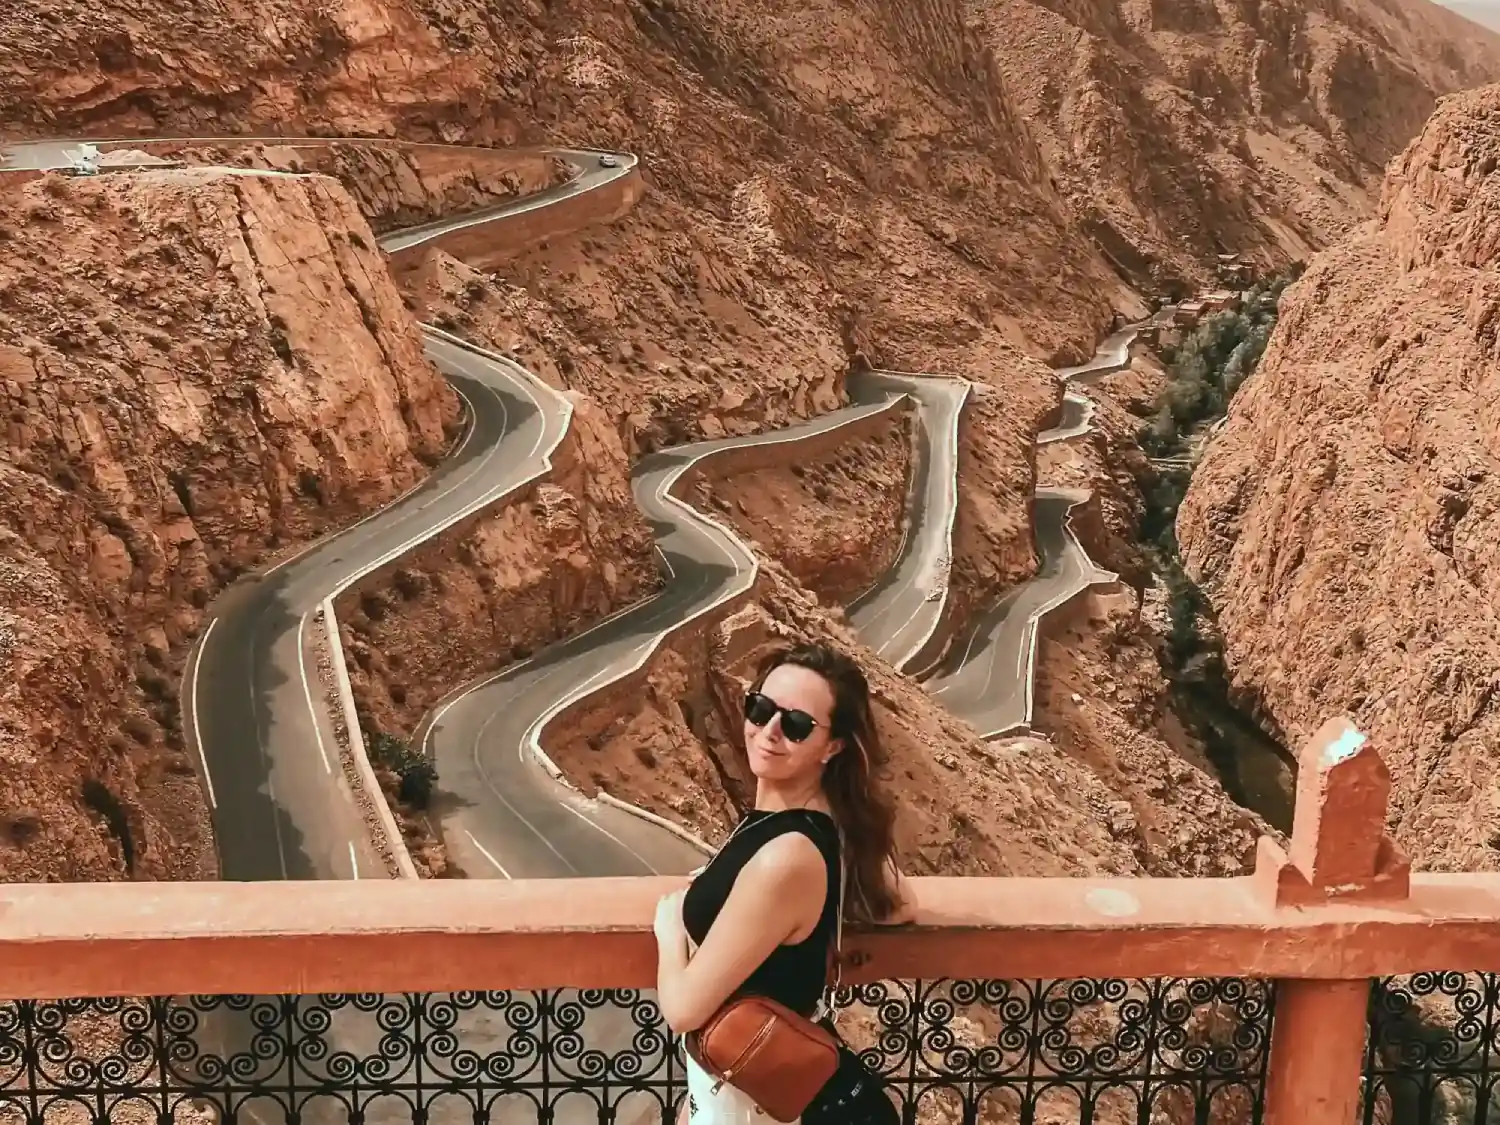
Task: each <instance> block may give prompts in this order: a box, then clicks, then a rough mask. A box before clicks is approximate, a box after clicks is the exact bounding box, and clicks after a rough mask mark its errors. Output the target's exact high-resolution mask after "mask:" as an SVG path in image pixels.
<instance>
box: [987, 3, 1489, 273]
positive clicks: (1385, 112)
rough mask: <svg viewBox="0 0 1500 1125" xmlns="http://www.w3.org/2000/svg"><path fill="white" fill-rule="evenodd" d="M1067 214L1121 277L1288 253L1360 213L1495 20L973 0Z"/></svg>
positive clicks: (1476, 80)
mask: <svg viewBox="0 0 1500 1125" xmlns="http://www.w3.org/2000/svg"><path fill="white" fill-rule="evenodd" d="M977 7H978V8H979V10H980V11H981V12H982V13H983V16H984V19H985V23H986V27H987V32H988V38H989V41H990V43H991V45H992V46H993V47H994V49H995V51H996V53H997V54H998V55H999V57H1000V58H1001V59H1002V60H1003V62H1004V72H1005V75H1006V80H1007V82H1008V84H1009V86H1010V88H1011V90H1012V91H1013V92H1014V94H1015V96H1016V98H1017V99H1018V102H1019V105H1020V108H1021V110H1022V112H1023V113H1024V114H1025V115H1026V117H1027V118H1028V119H1029V120H1030V121H1031V122H1032V123H1033V125H1034V126H1035V128H1036V129H1037V132H1038V135H1039V136H1040V138H1041V140H1042V144H1043V147H1044V149H1045V151H1046V153H1047V157H1048V159H1049V161H1050V162H1051V163H1052V164H1053V166H1054V168H1055V170H1056V172H1057V175H1058V177H1059V179H1060V180H1061V181H1062V183H1063V185H1064V190H1065V191H1066V192H1068V193H1069V195H1070V198H1071V201H1072V205H1073V208H1074V210H1075V212H1076V213H1077V216H1078V218H1079V220H1080V221H1081V222H1082V224H1083V226H1084V228H1085V229H1086V230H1088V231H1089V232H1090V233H1092V234H1093V235H1094V236H1095V237H1096V238H1098V239H1099V241H1100V244H1101V245H1102V246H1104V247H1105V248H1106V249H1107V250H1109V251H1110V252H1111V253H1112V254H1113V255H1114V257H1115V258H1116V260H1118V261H1119V262H1121V264H1122V265H1124V266H1125V267H1126V268H1127V270H1128V271H1129V273H1130V274H1131V275H1132V276H1134V277H1138V278H1144V277H1145V276H1146V275H1147V274H1150V273H1155V274H1156V275H1157V276H1158V277H1161V278H1171V277H1174V276H1185V277H1188V278H1202V277H1203V276H1204V274H1203V272H1202V271H1201V269H1199V268H1197V267H1201V266H1202V265H1203V263H1205V262H1209V261H1212V256H1213V255H1214V254H1216V253H1221V252H1248V253H1253V254H1254V256H1255V257H1257V258H1258V259H1260V260H1261V261H1262V262H1263V263H1270V262H1277V261H1286V260H1287V259H1289V258H1300V257H1304V256H1306V254H1307V253H1308V252H1309V251H1310V250H1313V249H1317V248H1320V247H1322V246H1326V245H1327V244H1329V242H1331V241H1332V240H1333V239H1335V238H1336V237H1338V236H1339V235H1341V234H1342V233H1343V232H1344V231H1345V230H1346V229H1347V228H1348V227H1349V225H1350V224H1351V223H1353V222H1357V221H1359V220H1361V219H1363V218H1364V217H1365V215H1366V214H1368V212H1369V211H1370V210H1371V208H1372V205H1373V203H1374V199H1373V192H1375V191H1376V190H1377V189H1378V185H1379V177H1380V175H1381V172H1382V170H1383V168H1384V165H1385V163H1386V162H1387V161H1388V160H1389V159H1390V158H1391V157H1392V156H1394V155H1395V154H1396V153H1397V152H1398V151H1399V150H1400V149H1401V147H1402V146H1403V145H1405V144H1406V143H1407V141H1409V140H1410V139H1411V138H1412V136H1413V135H1415V133H1416V132H1417V130H1418V129H1420V128H1421V125H1422V122H1423V121H1425V120H1426V119H1427V117H1428V115H1429V114H1430V113H1431V112H1432V108H1433V105H1434V104H1435V99H1436V98H1437V97H1438V96H1439V95H1441V94H1444V93H1448V92H1451V91H1454V90H1459V89H1464V88H1467V87H1471V86H1476V85H1479V84H1481V83H1483V82H1488V81H1494V80H1495V79H1497V78H1500V36H1497V35H1496V34H1494V33H1492V32H1489V31H1485V30H1482V29H1480V28H1478V27H1476V26H1475V25H1474V24H1472V23H1469V22H1467V21H1466V20H1464V19H1462V18H1461V17H1459V16H1457V15H1455V14H1454V13H1452V12H1449V11H1447V10H1445V9H1443V8H1439V7H1438V6H1437V5H1435V4H1432V3H1429V2H1428V0H1263V2H1261V3H1232V2H1229V0H983V2H982V3H980V4H978V5H977Z"/></svg>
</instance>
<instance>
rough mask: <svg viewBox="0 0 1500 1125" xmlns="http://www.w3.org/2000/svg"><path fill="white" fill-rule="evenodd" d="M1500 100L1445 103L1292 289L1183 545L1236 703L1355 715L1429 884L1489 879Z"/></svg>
mask: <svg viewBox="0 0 1500 1125" xmlns="http://www.w3.org/2000/svg"><path fill="white" fill-rule="evenodd" d="M1497 232H1500V87H1495V86H1492V87H1488V88H1486V89H1483V90H1480V91H1475V92H1471V93H1468V94H1463V95H1457V96H1454V97H1451V98H1449V99H1447V100H1445V101H1444V103H1443V104H1442V105H1441V107H1440V108H1439V109H1438V111H1437V112H1436V113H1435V114H1434V116H1433V118H1432V120H1431V121H1430V122H1429V123H1428V125H1427V127H1426V129H1425V130H1424V131H1423V132H1422V134H1421V136H1420V138H1419V139H1418V140H1416V141H1415V142H1414V143H1413V144H1412V145H1411V146H1410V147H1409V148H1408V149H1407V150H1406V152H1405V153H1404V154H1403V155H1402V157H1401V158H1400V160H1398V161H1396V162H1395V163H1394V164H1393V165H1392V168H1391V172H1390V175H1389V177H1388V179H1387V181H1386V184H1385V188H1384V192H1383V195H1382V201H1381V206H1380V214H1379V218H1378V219H1377V220H1376V221H1374V222H1372V223H1370V224H1368V225H1367V226H1365V227H1363V228H1361V229H1360V230H1359V231H1358V232H1357V233H1356V234H1355V235H1354V236H1353V237H1351V238H1350V239H1349V240H1348V241H1346V242H1344V243H1343V244H1342V245H1340V246H1339V247H1338V248H1337V249H1335V250H1332V251H1330V252H1328V253H1327V254H1324V255H1322V256H1321V257H1319V258H1318V259H1316V260H1315V261H1314V263H1313V264H1312V266H1311V268H1310V269H1309V270H1308V272H1307V274H1306V276H1304V277H1303V278H1302V280H1301V281H1299V282H1298V283H1297V284H1296V285H1295V286H1294V287H1293V288H1291V289H1290V290H1288V292H1287V294H1286V296H1285V297H1284V298H1283V301H1282V306H1281V307H1282V316H1281V321H1280V324H1279V326H1278V327H1277V329H1276V332H1275V335H1274V337H1273V339H1272V342H1271V345H1270V348H1269V350H1268V352H1267V354H1266V357H1265V360H1264V361H1263V363H1262V365H1261V367H1260V370H1259V372H1258V373H1257V374H1256V375H1255V376H1253V377H1252V378H1251V379H1250V381H1249V382H1248V383H1247V384H1246V385H1245V387H1244V389H1243V390H1241V391H1240V393H1239V395H1238V396H1237V397H1236V398H1235V399H1234V402H1233V406H1232V408H1231V411H1230V416H1229V423H1228V425H1227V426H1226V427H1225V429H1224V430H1223V432H1222V433H1221V435H1220V436H1219V437H1218V438H1217V439H1216V440H1215V441H1214V442H1213V443H1212V444H1211V445H1210V446H1209V448H1208V452H1207V454H1206V456H1205V459H1204V461H1203V464H1202V465H1201V467H1200V468H1199V469H1198V470H1197V472H1196V473H1195V474H1194V476H1193V482H1192V488H1191V491H1190V492H1189V493H1188V497H1187V500H1186V502H1185V503H1184V504H1183V506H1182V508H1181V510H1180V513H1179V519H1178V528H1177V533H1178V538H1179V540H1180V541H1181V543H1182V547H1183V552H1184V556H1185V558H1186V559H1187V561H1188V563H1189V565H1190V566H1191V568H1192V571H1193V572H1194V574H1195V575H1196V576H1197V577H1198V578H1200V579H1201V580H1202V582H1203V583H1204V584H1205V586H1206V589H1207V591H1208V593H1209V595H1210V597H1211V598H1212V601H1213V604H1214V606H1215V608H1216V610H1217V611H1218V616H1219V621H1220V624H1221V625H1222V627H1223V632H1224V636H1225V640H1226V643H1227V655H1228V661H1229V663H1230V666H1231V670H1232V673H1233V680H1234V684H1235V686H1236V688H1237V689H1238V690H1239V691H1240V692H1241V693H1242V694H1243V696H1244V697H1245V698H1246V700H1247V701H1249V702H1251V703H1253V704H1254V705H1256V706H1258V707H1259V709H1260V710H1261V712H1262V716H1263V720H1264V722H1265V723H1266V724H1267V725H1268V726H1271V727H1272V728H1273V729H1277V728H1279V729H1280V730H1281V731H1283V732H1284V733H1285V736H1286V739H1287V740H1288V741H1289V742H1290V743H1292V744H1295V743H1297V742H1299V741H1300V740H1301V739H1303V738H1305V737H1306V736H1307V735H1308V734H1310V733H1311V732H1312V730H1313V729H1315V728H1316V726H1317V724H1318V722H1319V721H1320V719H1322V718H1325V717H1326V716H1327V715H1329V714H1331V713H1334V712H1337V711H1339V710H1346V711H1348V712H1349V713H1350V714H1352V715H1353V717H1354V719H1355V721H1356V722H1357V723H1358V724H1359V726H1360V727H1361V728H1363V729H1364V730H1366V731H1367V732H1368V733H1369V734H1370V736H1371V738H1372V739H1373V740H1374V741H1375V743H1376V745H1377V746H1378V747H1379V749H1380V751H1381V753H1382V754H1383V755H1384V756H1385V759H1386V761H1387V762H1388V763H1389V765H1390V767H1391V770H1392V772H1393V773H1394V775H1395V782H1396V792H1395V798H1394V806H1393V808H1394V820H1395V826H1396V832H1397V838H1398V840H1399V841H1400V842H1401V843H1402V844H1403V845H1404V846H1405V847H1406V848H1408V849H1409V850H1410V852H1411V853H1412V855H1413V858H1414V859H1415V860H1416V861H1417V862H1419V863H1420V864H1421V865H1422V866H1423V867H1427V868H1437V869H1463V870H1474V869H1493V868H1496V867H1500V849H1497V843H1500V807H1497V806H1496V801H1495V789H1494V786H1493V784H1492V781H1493V776H1494V767H1495V746H1496V745H1497V740H1500V706H1497V705H1500V570H1497V567H1496V559H1497V555H1496V552H1495V549H1494V544H1495V542H1496V537H1497V535H1500V525H1497V520H1500V437H1497V434H1496V430H1495V426H1494V424H1493V417H1494V410H1493V405H1492V404H1493V403H1494V401H1495V398H1496V395H1497V394H1500V350H1497V342H1496V341H1497V327H1500V285H1497V283H1496V277H1495V266H1496V262H1497V260H1500V258H1497V247H1500V238H1497Z"/></svg>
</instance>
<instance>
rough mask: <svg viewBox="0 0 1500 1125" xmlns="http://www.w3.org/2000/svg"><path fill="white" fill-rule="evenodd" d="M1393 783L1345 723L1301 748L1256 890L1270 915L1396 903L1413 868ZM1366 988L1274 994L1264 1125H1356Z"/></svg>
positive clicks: (1318, 983)
mask: <svg viewBox="0 0 1500 1125" xmlns="http://www.w3.org/2000/svg"><path fill="white" fill-rule="evenodd" d="M1390 793H1391V775H1390V772H1389V771H1388V770H1387V769H1386V768H1385V763H1384V762H1382V761H1381V760H1380V755H1379V754H1377V753H1376V752H1375V749H1374V748H1373V747H1372V746H1371V745H1370V744H1369V741H1368V740H1367V739H1366V737H1365V736H1364V735H1363V734H1362V733H1360V731H1358V730H1357V729H1356V728H1355V727H1354V724H1353V723H1351V722H1350V721H1349V720H1348V719H1347V718H1343V717H1340V718H1337V719H1330V720H1329V721H1328V722H1326V723H1324V724H1323V726H1322V727H1321V728H1320V729H1319V730H1318V732H1317V733H1316V734H1315V735H1313V737H1312V738H1311V739H1310V740H1309V741H1308V743H1307V745H1306V746H1304V747H1303V748H1302V752H1301V754H1300V755H1299V756H1298V763H1297V805H1296V810H1295V812H1294V814H1293V820H1292V839H1291V846H1290V847H1289V848H1287V849H1285V850H1284V849H1283V848H1282V847H1281V846H1280V845H1279V844H1277V843H1276V841H1274V840H1272V839H1271V838H1270V837H1268V836H1263V837H1262V838H1261V840H1260V843H1259V847H1258V849H1257V853H1256V864H1255V882H1256V886H1257V890H1258V892H1259V893H1260V894H1261V895H1263V896H1264V897H1265V900H1266V902H1267V904H1268V905H1271V906H1274V907H1275V908H1276V909H1285V910H1316V909H1317V908H1318V906H1319V905H1321V904H1324V903H1329V902H1347V901H1351V900H1353V901H1359V902H1371V901H1384V902H1391V901H1401V900H1403V899H1405V898H1406V897H1407V896H1408V894H1409V892H1410V882H1411V864H1410V862H1408V860H1407V859H1406V857H1405V856H1404V855H1402V854H1401V852H1400V850H1399V849H1398V848H1397V847H1396V845H1395V842H1394V841H1392V840H1391V838H1390V837H1389V836H1388V835H1387V834H1386V831H1385V817H1386V806H1387V803H1388V801H1389V800H1390ZM1369 999H1370V982H1369V981H1368V980H1363V979H1361V980H1283V981H1280V982H1279V983H1278V984H1277V989H1276V1017H1275V1023H1274V1025H1273V1031H1272V1034H1271V1059H1270V1073H1269V1076H1268V1078H1267V1081H1266V1116H1265V1125H1352V1123H1353V1122H1354V1120H1355V1117H1356V1115H1357V1114H1358V1112H1359V1095H1360V1078H1361V1066H1362V1063H1363V1060H1364V1053H1365V1023H1366V1016H1367V1013H1368V1011H1369Z"/></svg>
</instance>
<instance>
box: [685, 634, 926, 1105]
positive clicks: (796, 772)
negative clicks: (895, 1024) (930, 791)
mask: <svg viewBox="0 0 1500 1125" xmlns="http://www.w3.org/2000/svg"><path fill="white" fill-rule="evenodd" d="M744 710H745V751H746V753H747V755H748V756H749V759H750V769H751V771H752V772H753V773H754V774H755V778H756V788H755V807H754V808H753V809H752V810H750V812H748V813H747V814H746V815H745V817H744V819H743V820H742V821H741V822H740V823H739V825H738V826H737V827H736V828H735V830H734V832H732V833H731V834H730V837H729V839H728V840H726V841H725V842H724V844H723V845H722V846H721V847H720V849H719V852H718V854H717V855H715V857H714V858H713V860H712V861H711V862H710V863H709V864H708V866H707V867H705V868H704V869H703V870H702V871H701V872H700V873H699V874H698V875H697V876H696V877H695V878H694V880H693V882H692V884H691V885H690V886H689V887H688V888H687V890H686V891H678V892H676V893H674V894H670V895H667V896H666V897H665V898H663V899H662V900H661V902H660V903H658V905H657V911H656V939H657V948H658V954H659V963H658V969H657V998H658V1002H659V1003H660V1005H661V1010H662V1015H663V1017H664V1018H665V1019H666V1021H667V1024H668V1025H669V1026H670V1027H671V1028H672V1029H673V1030H674V1031H677V1032H688V1031H694V1030H696V1029H698V1028H700V1027H702V1026H703V1025H704V1024H705V1023H707V1022H708V1020H709V1019H710V1018H711V1017H712V1016H713V1015H714V1013H715V1012H717V1011H718V1010H719V1008H720V1007H721V1006H722V1005H723V1003H724V1002H725V1001H726V1000H727V999H729V997H730V995H731V994H733V993H736V992H740V991H743V992H746V993H749V994H752V995H757V996H766V997H770V998H771V999H774V1000H777V1001H780V1002H781V1003H783V1004H785V1005H786V1006H787V1007H789V1008H791V1009H792V1010H794V1011H797V1012H800V1013H802V1014H803V1015H806V1016H812V1015H813V1014H814V1013H815V1011H816V1009H817V1006H818V1001H819V999H820V997H821V995H822V993H823V989H824V983H825V976H826V973H827V965H828V960H827V958H828V950H829V946H830V943H831V942H832V941H833V940H834V937H835V934H836V924H837V914H838V905H839V892H840V881H841V879H842V878H843V877H844V873H847V878H848V886H847V887H846V888H845V891H846V895H845V909H844V913H845V916H846V918H848V919H850V920H851V921H859V922H881V923H887V924H894V923H899V922H906V921H909V920H910V919H911V917H912V913H913V911H912V906H911V902H910V899H909V896H908V895H907V893H906V888H905V885H904V883H903V881H902V879H901V875H900V872H899V871H898V870H897V867H896V863H895V857H894V851H895V833H894V822H895V810H894V806H893V805H892V802H891V801H890V799H889V798H888V797H887V796H886V795H885V794H883V793H881V792H880V791H879V789H878V788H877V783H876V781H875V768H876V767H877V766H878V765H879V764H880V763H881V751H880V744H879V741H878V739H877V736H876V732H875V724H874V720H873V718H872V716H871V712H870V689H869V686H868V685H867V684H866V682H865V677H864V673H863V672H861V671H860V669H859V666H858V665H856V664H855V663H854V662H853V661H852V660H850V659H849V658H848V657H847V656H845V655H843V654H842V653H839V652H836V651H834V650H833V649H831V648H829V647H827V646H825V645H821V644H807V645H799V646H797V647H794V648H786V649H782V650H779V651H777V652H775V653H772V654H771V655H770V656H769V657H767V658H766V660H764V661H763V662H762V664H761V666H760V669H759V672H758V675H757V677H756V681H755V685H754V687H753V688H752V689H751V691H749V692H748V693H747V694H746V696H745V703H744ZM841 837H842V849H841V842H840V841H841ZM841 850H842V853H843V854H842V855H841ZM846 1064H847V1065H846V1068H845V1070H844V1071H841V1075H840V1077H839V1078H836V1079H835V1082H834V1083H830V1086H833V1085H835V1084H837V1083H839V1082H840V1081H841V1080H844V1085H845V1086H846V1087H848V1086H849V1085H850V1084H849V1083H848V1081H847V1079H848V1077H849V1076H848V1073H847V1069H848V1065H854V1066H855V1069H856V1070H857V1064H854V1060H853V1059H852V1057H851V1058H850V1059H848V1060H846ZM687 1065H688V1119H689V1121H691V1122H693V1125H731V1123H733V1125H741V1123H743V1125H750V1123H755V1125H765V1122H766V1121H767V1120H768V1119H767V1118H765V1117H758V1116H757V1115H758V1111H757V1110H756V1107H755V1105H754V1103H753V1102H751V1101H750V1100H749V1099H748V1098H746V1097H745V1096H744V1095H743V1094H741V1093H740V1092H739V1091H738V1090H735V1089H734V1088H733V1087H732V1086H729V1085H724V1086H721V1087H720V1088H719V1090H718V1092H717V1093H715V1092H713V1086H714V1084H715V1083H714V1079H713V1078H712V1076H710V1075H709V1074H707V1073H706V1072H704V1071H703V1069H702V1068H701V1067H699V1066H698V1065H697V1063H696V1062H694V1061H693V1060H692V1059H689V1060H688V1064H687ZM857 1077H858V1076H857V1075H856V1080H855V1082H854V1084H853V1085H854V1086H858V1085H859V1084H858V1081H857ZM859 1089H860V1097H861V1098H866V1097H868V1095H869V1093H871V1092H873V1093H874V1094H875V1096H877V1097H879V1098H880V1101H881V1103H883V1106H884V1109H883V1111H882V1109H881V1107H879V1106H877V1107H876V1111H875V1115H876V1117H884V1116H886V1114H887V1113H889V1111H890V1103H889V1102H888V1101H887V1100H886V1099H885V1098H884V1095H883V1094H880V1093H879V1089H878V1084H876V1083H873V1082H867V1083H865V1084H864V1086H863V1087H860V1088H859ZM848 1092H849V1090H848V1089H845V1090H844V1093H846V1094H847V1093H848ZM830 1096H831V1092H830ZM818 1104H819V1103H816V1102H815V1103H814V1105H815V1107H816V1106H818ZM847 1105H848V1101H847V1099H846V1100H845V1102H844V1106H841V1109H842V1108H844V1107H847ZM824 1108H825V1109H826V1108H827V1107H826V1106H825V1107H824ZM806 1116H807V1117H808V1119H811V1118H813V1117H815V1116H818V1117H824V1118H827V1117H829V1114H828V1113H826V1112H824V1113H818V1114H814V1113H813V1112H812V1111H811V1110H810V1111H809V1113H808V1114H807V1115H806ZM834 1116H844V1115H843V1114H842V1113H839V1114H835V1115H834ZM853 1116H854V1117H857V1118H859V1119H865V1118H867V1117H868V1116H869V1114H868V1113H865V1112H859V1113H856V1114H854V1115H853Z"/></svg>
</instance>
